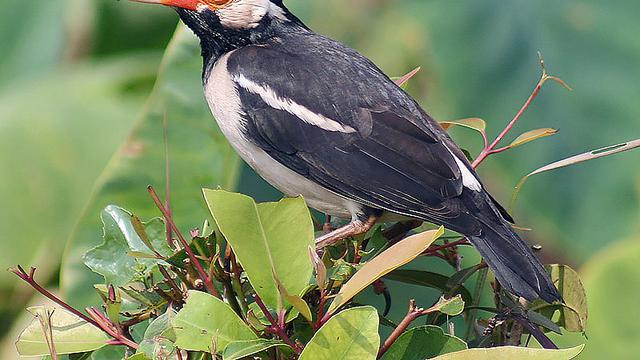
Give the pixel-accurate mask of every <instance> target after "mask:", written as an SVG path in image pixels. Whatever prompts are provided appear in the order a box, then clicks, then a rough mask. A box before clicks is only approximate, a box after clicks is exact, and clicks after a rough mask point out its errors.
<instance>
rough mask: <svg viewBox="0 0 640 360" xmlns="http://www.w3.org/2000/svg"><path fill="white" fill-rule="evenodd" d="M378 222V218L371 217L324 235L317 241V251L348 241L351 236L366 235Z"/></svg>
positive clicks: (355, 221)
mask: <svg viewBox="0 0 640 360" xmlns="http://www.w3.org/2000/svg"><path fill="white" fill-rule="evenodd" d="M377 221H378V216H373V215H372V216H369V218H368V219H367V221H361V220H354V221H352V222H350V223H349V224H347V225H345V226H343V227H340V228H338V229H336V230H334V231H332V232H330V233H328V234H325V235H322V236H320V237H319V238H317V239H316V249H318V250H319V249H323V248H325V247H327V246H330V245H333V244H335V243H337V242H338V241H340V240H343V239H346V238H348V237H350V236H355V235H360V234H364V233H366V232H367V231H369V230H370V229H371V228H372V227H373V225H375V224H376V222H377Z"/></svg>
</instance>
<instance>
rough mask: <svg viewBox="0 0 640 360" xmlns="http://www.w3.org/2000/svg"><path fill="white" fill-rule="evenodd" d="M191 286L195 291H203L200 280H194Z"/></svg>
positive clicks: (202, 284)
mask: <svg viewBox="0 0 640 360" xmlns="http://www.w3.org/2000/svg"><path fill="white" fill-rule="evenodd" d="M193 286H194V287H195V288H196V289H204V281H202V279H196V280H195V281H194V282H193Z"/></svg>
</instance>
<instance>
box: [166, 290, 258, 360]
mask: <svg viewBox="0 0 640 360" xmlns="http://www.w3.org/2000/svg"><path fill="white" fill-rule="evenodd" d="M173 328H174V330H175V334H176V343H175V344H176V346H177V347H178V348H180V349H184V350H192V351H206V352H211V351H213V350H216V352H218V353H219V352H221V351H222V350H224V348H225V347H226V346H227V345H228V344H229V343H231V342H233V341H242V340H255V339H257V336H256V334H255V333H254V332H253V331H252V330H251V328H249V327H248V326H247V325H246V324H245V323H244V321H242V319H240V317H238V315H237V314H236V313H235V312H233V310H232V309H231V308H230V307H229V305H227V304H225V303H224V302H222V300H220V299H218V298H216V297H213V296H211V295H209V294H206V293H203V292H199V291H190V292H189V297H188V298H187V302H186V304H185V306H184V307H183V308H182V310H180V311H179V312H178V314H177V315H176V317H175V318H174V319H173ZM213 344H215V349H213Z"/></svg>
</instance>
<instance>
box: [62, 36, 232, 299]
mask: <svg viewBox="0 0 640 360" xmlns="http://www.w3.org/2000/svg"><path fill="white" fill-rule="evenodd" d="M201 66H202V58H201V56H200V46H199V44H198V41H197V40H196V38H195V36H194V35H193V34H192V33H191V32H190V31H189V30H187V29H186V28H185V27H184V26H183V25H180V26H179V28H178V30H177V31H176V34H175V36H174V38H173V40H172V41H171V43H170V44H169V46H168V48H167V51H166V53H165V56H164V59H163V63H162V66H161V69H160V72H159V74H158V80H157V82H156V85H155V88H154V90H153V93H152V94H151V95H150V97H149V100H148V102H147V106H146V108H145V110H144V111H143V112H142V114H140V117H139V118H138V120H137V121H136V122H135V124H134V129H133V131H132V132H131V133H130V134H129V136H128V137H127V138H126V140H125V141H124V143H123V144H122V146H121V147H120V149H119V151H118V152H117V153H115V154H114V156H113V158H112V160H111V162H110V164H109V166H108V167H106V168H105V169H104V171H103V173H102V175H101V176H100V179H99V180H98V182H97V184H96V187H95V189H94V193H93V197H92V198H90V199H89V201H88V202H87V205H86V207H85V211H84V213H83V214H82V216H81V218H80V219H79V222H78V224H77V225H76V228H75V231H74V233H73V236H72V237H71V239H70V241H69V242H68V245H67V249H66V255H65V259H64V262H63V267H62V275H61V286H62V291H63V293H64V295H65V298H67V299H69V300H70V302H71V303H72V304H73V305H76V306H78V307H84V306H88V305H91V304H94V303H95V302H96V300H97V298H96V297H95V295H92V293H91V292H89V291H87V289H88V288H90V287H91V286H93V284H94V283H96V282H98V281H99V280H98V279H97V278H96V276H95V275H92V274H91V272H89V271H87V269H86V267H85V266H84V264H83V263H82V260H81V259H82V255H83V254H84V253H85V252H86V251H87V250H88V249H90V248H91V247H93V246H96V245H98V244H99V243H100V219H99V213H100V211H101V210H102V209H104V208H105V207H106V206H107V205H108V204H111V203H119V204H121V205H123V206H126V207H127V209H129V210H130V211H132V212H133V213H135V214H136V215H138V216H140V217H141V218H152V217H154V216H159V215H160V213H159V212H158V210H157V208H156V207H155V205H154V204H153V202H152V201H151V199H150V198H149V195H148V193H147V192H146V187H147V185H149V184H152V185H155V186H156V188H157V189H158V191H160V189H162V188H164V185H165V146H164V143H163V133H164V123H165V120H166V124H167V127H166V129H167V135H168V146H169V153H170V156H169V157H170V168H171V174H172V176H171V188H172V191H171V198H172V199H173V201H172V206H171V207H172V210H173V213H174V219H175V221H176V223H177V224H178V226H179V227H180V228H181V229H182V231H183V233H185V234H188V229H191V228H196V227H198V226H200V225H202V221H203V219H205V218H207V217H208V214H207V211H206V206H205V204H204V202H203V201H202V198H201V196H200V195H199V189H201V188H202V187H206V186H209V187H211V186H213V187H215V186H218V185H220V186H224V187H226V188H228V189H233V188H234V187H235V186H236V184H237V181H238V173H239V169H240V167H239V165H240V161H239V158H238V157H237V155H236V154H235V152H234V151H233V150H232V149H231V148H230V147H229V145H228V144H227V141H226V140H225V139H224V136H223V135H222V133H221V132H220V131H219V129H218V128H217V126H216V125H215V121H214V120H213V119H212V117H211V113H210V111H209V109H208V106H207V105H206V102H205V100H204V96H203V92H202V81H201V78H200V74H201ZM96 133H98V132H96ZM178 175H179V176H178ZM162 195H163V194H162V193H161V196H162Z"/></svg>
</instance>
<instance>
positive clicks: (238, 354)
mask: <svg viewBox="0 0 640 360" xmlns="http://www.w3.org/2000/svg"><path fill="white" fill-rule="evenodd" d="M274 347H278V348H280V350H281V351H285V352H290V353H293V349H291V348H290V347H289V346H288V345H287V344H284V343H283V342H281V341H278V340H268V339H256V340H248V341H234V342H232V343H229V345H227V347H226V348H225V349H224V351H223V352H222V359H223V360H239V359H244V358H247V357H249V356H251V355H255V354H258V353H260V352H263V351H265V350H268V349H271V348H274Z"/></svg>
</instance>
